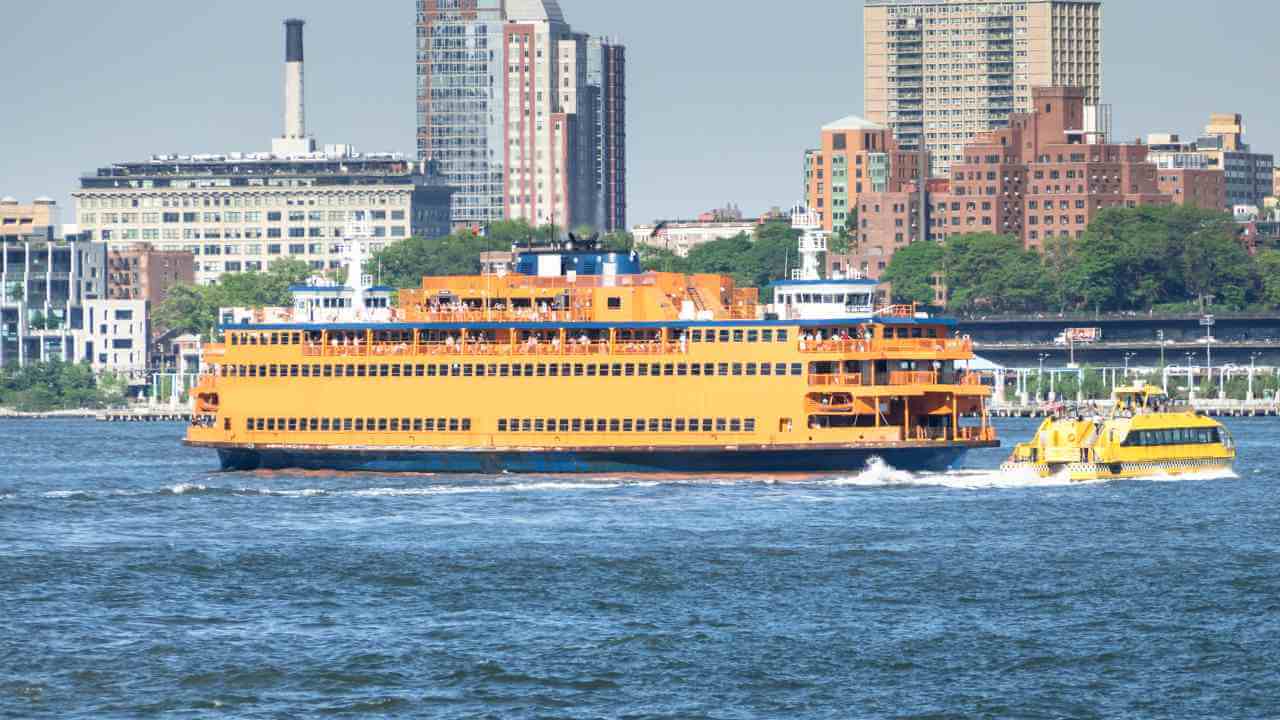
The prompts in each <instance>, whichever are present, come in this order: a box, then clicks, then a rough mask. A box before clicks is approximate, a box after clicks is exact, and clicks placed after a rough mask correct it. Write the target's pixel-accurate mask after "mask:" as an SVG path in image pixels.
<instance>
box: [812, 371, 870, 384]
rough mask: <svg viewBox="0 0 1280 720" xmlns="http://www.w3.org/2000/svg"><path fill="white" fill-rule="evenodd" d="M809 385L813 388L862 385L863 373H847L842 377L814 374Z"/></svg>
mask: <svg viewBox="0 0 1280 720" xmlns="http://www.w3.org/2000/svg"><path fill="white" fill-rule="evenodd" d="M809 384H810V385H812V386H813V387H832V386H848V385H862V373H845V374H841V375H817V374H813V375H810V376H809Z"/></svg>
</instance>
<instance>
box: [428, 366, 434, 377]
mask: <svg viewBox="0 0 1280 720" xmlns="http://www.w3.org/2000/svg"><path fill="white" fill-rule="evenodd" d="M435 376H436V366H435V365H428V366H427V377H435Z"/></svg>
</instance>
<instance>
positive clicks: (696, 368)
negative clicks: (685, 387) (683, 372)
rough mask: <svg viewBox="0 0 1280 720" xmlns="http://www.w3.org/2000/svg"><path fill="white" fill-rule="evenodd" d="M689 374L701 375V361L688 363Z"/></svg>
mask: <svg viewBox="0 0 1280 720" xmlns="http://www.w3.org/2000/svg"><path fill="white" fill-rule="evenodd" d="M689 374H690V375H695V376H701V375H702V364H701V363H694V364H692V365H690V366H689Z"/></svg>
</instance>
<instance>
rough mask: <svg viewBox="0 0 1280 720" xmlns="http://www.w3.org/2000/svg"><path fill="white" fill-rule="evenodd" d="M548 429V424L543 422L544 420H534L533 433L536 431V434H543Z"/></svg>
mask: <svg viewBox="0 0 1280 720" xmlns="http://www.w3.org/2000/svg"><path fill="white" fill-rule="evenodd" d="M546 429H547V426H546V424H545V423H544V422H543V420H542V418H534V420H533V431H534V432H543V431H544V430H546Z"/></svg>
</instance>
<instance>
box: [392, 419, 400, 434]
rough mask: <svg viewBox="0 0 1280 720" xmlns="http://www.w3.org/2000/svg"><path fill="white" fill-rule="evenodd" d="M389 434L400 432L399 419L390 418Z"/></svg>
mask: <svg viewBox="0 0 1280 720" xmlns="http://www.w3.org/2000/svg"><path fill="white" fill-rule="evenodd" d="M391 432H400V418H391Z"/></svg>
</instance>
